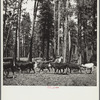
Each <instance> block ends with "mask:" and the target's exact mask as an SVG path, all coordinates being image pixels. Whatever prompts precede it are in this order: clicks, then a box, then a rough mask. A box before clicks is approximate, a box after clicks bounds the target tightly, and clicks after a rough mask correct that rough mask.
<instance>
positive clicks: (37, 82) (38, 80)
mask: <svg viewBox="0 0 100 100" xmlns="http://www.w3.org/2000/svg"><path fill="white" fill-rule="evenodd" d="M35 71H36V73H34V72H33V71H31V72H30V73H28V72H27V71H25V72H24V73H19V72H15V78H14V79H13V78H12V73H10V74H9V77H8V78H6V77H3V84H4V85H14V86H15V85H18V86H21V85H22V86H96V85H97V69H96V68H95V69H94V71H93V72H92V74H87V73H86V72H85V71H83V73H82V74H81V73H79V72H77V71H76V72H72V73H71V74H70V73H68V74H66V73H64V74H60V73H56V74H55V73H54V71H53V70H52V69H51V71H50V72H49V71H48V70H46V69H45V70H44V71H41V72H40V73H39V72H38V71H39V69H35Z"/></svg>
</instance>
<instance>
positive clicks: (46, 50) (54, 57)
mask: <svg viewBox="0 0 100 100" xmlns="http://www.w3.org/2000/svg"><path fill="white" fill-rule="evenodd" d="M97 1H98V0H2V4H3V5H2V6H3V11H2V16H3V20H2V23H3V26H2V27H3V32H2V40H3V41H2V42H3V45H2V48H3V52H2V53H3V58H2V59H3V60H2V63H3V72H2V76H3V86H66V87H67V86H70V87H71V86H95V87H96V86H97V82H98V81H97V73H98V70H99V69H98V67H99V66H98V62H97V58H98V57H97V56H99V54H98V52H97V51H98V41H99V40H98V37H97V36H98V34H99V33H98V30H97V27H98V25H97V23H98V21H97V20H98V17H99V16H97V15H98V14H97ZM56 88H57V87H56ZM70 100H71V99H70ZM88 100H89V99H88ZM96 100H97V99H96Z"/></svg>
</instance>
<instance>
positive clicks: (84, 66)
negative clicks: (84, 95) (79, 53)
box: [81, 63, 94, 74]
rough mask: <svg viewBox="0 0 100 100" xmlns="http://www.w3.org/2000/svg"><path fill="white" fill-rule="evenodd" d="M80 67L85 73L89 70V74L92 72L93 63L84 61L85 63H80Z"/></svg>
mask: <svg viewBox="0 0 100 100" xmlns="http://www.w3.org/2000/svg"><path fill="white" fill-rule="evenodd" d="M81 67H83V68H85V69H86V73H87V70H88V69H89V70H90V74H91V73H92V71H93V69H94V64H93V63H86V64H81Z"/></svg>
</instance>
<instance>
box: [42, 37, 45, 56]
mask: <svg viewBox="0 0 100 100" xmlns="http://www.w3.org/2000/svg"><path fill="white" fill-rule="evenodd" d="M42 41H43V43H42V57H44V50H45V46H44V44H45V39H44V37H43V40H42Z"/></svg>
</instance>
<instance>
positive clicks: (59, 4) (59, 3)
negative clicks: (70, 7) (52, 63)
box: [57, 0, 61, 56]
mask: <svg viewBox="0 0 100 100" xmlns="http://www.w3.org/2000/svg"><path fill="white" fill-rule="evenodd" d="M60 6H61V1H60V0H59V2H58V49H57V55H58V56H59V54H60V37H59V35H60Z"/></svg>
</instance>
